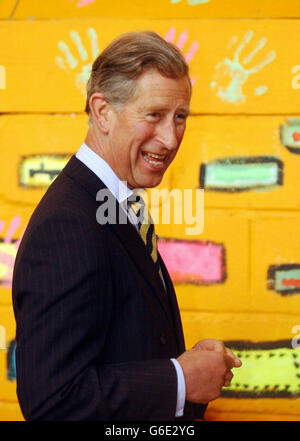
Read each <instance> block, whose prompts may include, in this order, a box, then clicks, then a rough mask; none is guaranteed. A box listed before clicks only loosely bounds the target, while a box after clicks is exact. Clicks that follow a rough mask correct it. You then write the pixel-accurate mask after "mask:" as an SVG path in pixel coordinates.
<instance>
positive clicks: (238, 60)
mask: <svg viewBox="0 0 300 441" xmlns="http://www.w3.org/2000/svg"><path fill="white" fill-rule="evenodd" d="M253 35H254V32H253V31H252V30H250V31H248V32H246V34H245V35H244V37H243V38H242V41H241V42H239V41H238V38H237V36H233V37H232V38H231V39H230V41H229V43H228V49H232V47H233V46H234V45H236V43H238V46H237V47H236V49H235V51H234V53H233V55H232V57H230V56H229V57H225V58H224V60H222V61H221V62H220V63H218V64H217V65H216V72H215V75H214V78H213V81H212V82H211V84H210V87H211V89H212V90H214V91H215V93H216V94H217V96H218V97H219V98H220V99H221V100H223V101H226V102H229V103H234V104H240V103H243V102H245V101H246V95H245V93H244V91H243V86H244V84H245V83H246V82H247V81H248V79H249V77H250V76H251V75H254V74H257V73H258V72H259V71H260V70H261V69H263V68H264V67H265V66H266V65H267V64H269V63H271V62H272V61H273V60H274V59H275V57H276V53H275V51H274V50H273V51H271V52H269V53H268V54H267V55H266V56H265V58H263V60H260V58H259V55H260V53H259V52H260V51H261V50H262V49H263V48H264V46H265V44H266V42H267V39H266V37H262V38H260V39H259V40H258V42H257V44H256V46H255V47H254V49H253V50H251V51H250V52H249V51H248V52H247V51H244V49H245V48H246V49H247V44H248V43H250V41H251V40H252V38H253ZM257 54H258V56H257ZM254 57H255V60H257V59H258V62H257V64H255V66H252V67H251V68H249V67H248V65H249V63H250V62H251V61H252V59H253V58H254ZM224 83H225V84H226V86H224ZM267 90H268V86H267V85H259V86H257V87H255V89H254V91H253V94H254V95H263V94H265V93H266V92H267Z"/></svg>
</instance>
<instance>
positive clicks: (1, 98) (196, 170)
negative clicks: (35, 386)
mask: <svg viewBox="0 0 300 441" xmlns="http://www.w3.org/2000/svg"><path fill="white" fill-rule="evenodd" d="M225 3H226V5H225ZM298 17H299V2H298V1H297V0H293V1H292V0H290V1H285V2H274V1H269V0H268V1H267V0H265V1H263V0H261V1H253V2H238V1H237V0H231V1H228V2H223V1H221V0H207V1H200V0H198V1H197V0H153V1H152V2H151V3H145V2H144V1H143V2H142V1H140V0H135V1H134V2H133V1H132V2H129V3H128V4H127V3H125V2H122V1H114V2H110V3H107V2H103V1H100V0H50V1H47V2H39V1H34V0H20V1H17V0H15V1H13V0H11V1H10V0H5V1H2V2H1V5H0V420H22V414H21V411H20V409H19V406H18V403H17V397H16V382H15V380H14V378H13V352H12V351H11V348H12V346H11V345H12V342H13V340H14V333H15V323H14V317H13V311H12V302H11V271H12V265H13V261H14V256H15V253H16V250H17V246H18V242H17V241H18V239H19V238H20V237H21V235H22V231H23V230H24V227H25V225H26V223H27V222H28V220H29V218H30V215H31V213H32V211H33V209H34V207H35V205H36V204H37V203H38V201H39V200H40V198H41V197H42V195H43V194H44V192H45V190H46V188H47V186H48V185H49V183H50V182H51V181H52V179H53V177H54V176H55V171H57V170H58V169H59V168H61V167H62V166H63V164H64V163H65V161H66V160H67V158H68V157H69V155H71V154H73V153H75V152H76V151H77V149H78V148H79V146H80V145H81V143H82V141H83V139H84V136H85V133H86V130H87V117H86V115H85V114H84V113H83V109H84V104H85V97H84V88H85V82H86V79H87V72H88V69H89V67H90V65H91V63H92V61H93V59H94V57H95V56H96V54H97V52H98V51H100V50H101V49H102V48H104V47H105V45H106V44H107V43H109V42H110V41H111V40H112V39H113V38H114V37H115V36H117V35H118V34H120V33H122V32H126V31H131V30H141V29H152V30H154V31H156V32H158V33H160V34H161V35H162V36H163V37H165V38H166V39H168V40H170V41H174V42H175V43H176V44H177V45H178V46H179V47H180V48H181V50H182V51H183V53H184V54H185V56H186V57H187V60H188V63H189V65H190V70H191V77H192V81H193V99H192V116H191V117H190V119H189V121H188V128H187V132H186V136H185V139H184V141H183V144H182V148H181V150H180V151H179V153H178V156H177V158H176V159H175V161H174V163H173V165H172V166H171V168H170V169H169V170H168V172H167V173H166V176H165V177H164V180H163V182H162V184H161V185H160V188H163V187H166V188H168V189H170V190H171V189H174V188H179V189H182V190H183V189H187V188H188V189H193V190H195V189H198V188H199V187H200V186H201V185H202V186H203V185H204V187H205V192H204V204H205V205H204V230H203V232H202V233H201V234H198V235H196V236H187V235H186V226H187V225H186V224H185V223H183V224H182V225H171V226H170V225H163V224H159V225H158V226H157V232H158V234H159V236H160V237H161V238H164V239H169V241H170V243H171V245H172V240H173V241H174V239H175V240H176V241H177V242H178V241H181V242H180V243H183V244H184V246H186V249H187V250H188V249H189V248H188V247H189V245H191V243H192V241H194V242H195V243H196V244H198V245H203V246H204V248H205V247H208V248H206V250H209V244H213V245H217V246H219V247H221V248H222V250H223V262H222V265H223V266H224V268H223V269H224V278H223V279H222V280H220V281H219V282H218V283H209V282H206V283H203V282H199V281H198V282H197V283H195V282H193V281H185V283H176V292H177V296H178V301H179V305H180V309H181V312H182V318H183V325H184V332H185V336H186V342H187V346H188V347H191V346H192V345H193V344H194V343H195V342H196V341H197V340H199V339H201V338H205V337H212V338H219V339H222V340H224V341H226V342H229V344H231V347H234V345H236V348H237V349H236V351H240V352H241V355H242V359H243V363H244V364H243V368H241V369H244V372H245V374H243V375H242V374H240V373H239V372H241V370H240V371H239V370H237V371H236V373H235V377H234V386H233V387H232V389H231V390H230V391H224V394H223V395H222V397H220V398H219V399H217V400H215V401H214V402H212V403H211V404H210V405H209V407H208V410H207V415H206V417H207V419H208V420H298V421H299V420H300V398H299V395H300V381H299V378H300V377H299V374H300V372H298V371H297V369H298V368H297V366H298V365H300V360H299V358H300V355H299V348H294V349H293V348H292V339H293V338H294V339H295V338H297V332H298V334H300V313H299V311H300V293H299V292H298V291H299V290H298V291H297V290H296V292H293V293H291V292H289V291H288V290H286V291H284V292H278V290H277V291H276V289H275V288H276V286H278V279H276V280H275V277H279V276H278V275H279V274H280V271H283V272H284V271H286V273H284V274H288V271H290V270H291V268H296V266H297V264H300V239H299V234H298V230H299V223H300V191H299V172H298V170H299V165H300V155H299V153H300V122H299V121H300V119H299V120H298V119H297V117H299V98H300V90H299V89H300V78H299V73H300V55H299V54H300V42H299V27H300V21H299V20H300V18H298ZM128 18H130V20H129V19H128ZM239 18H243V20H240V19H239ZM78 37H80V39H81V42H82V44H81V45H80V44H78V42H77V43H76V42H75V40H76V38H77V39H78ZM77 41H78V40H77ZM8 42H9V44H8ZM298 66H299V67H298ZM298 83H299V85H298ZM236 160H238V161H236ZM216 161H217V162H216ZM218 161H219V162H218ZM226 161H227V162H226ZM235 161H236V162H235ZM247 161H248V162H247ZM249 161H250V162H249ZM251 161H252V162H251ZM220 163H221V165H222V167H223V168H222V169H221V172H220V173H221V175H222V173H223V175H222V176H223V177H224V176H225V175H224V173H225V174H226V170H228V167H229V169H230V170H231V171H232V173H235V170H236V169H234V167H233V164H234V166H245V165H246V166H247V164H248V166H249V164H251V167H252V168H251V169H250V168H247V170H246V169H243V170H244V171H243V173H246V172H247V173H249V176H250V178H251V176H252V177H253V175H254V176H255V179H256V180H257V185H256V186H255V185H253V181H251V179H250V178H249V179H250V181H251V182H252V183H251V184H249V185H250V187H251V188H250V189H248V190H247V191H245V190H244V191H241V185H243V183H242V184H241V182H240V181H239V180H238V179H237V180H236V181H234V182H232V187H231V188H230V190H228V188H227V191H224V188H223V187H222V188H223V189H219V190H218V191H216V190H215V189H214V188H212V187H211V186H209V185H208V183H209V182H210V181H209V180H208V177H209V176H219V178H218V179H219V181H218V179H217V181H218V182H220V176H221V175H217V174H215V175H209V174H208V170H209V167H210V166H211V165H212V166H213V167H215V166H216V164H220ZM270 163H271V164H272V166H274V170H275V171H274V172H272V173H273V175H272V176H271V177H274V176H275V175H276V173H278V176H277V175H276V176H275V177H276V182H275V183H274V182H273V181H272V182H271V184H268V185H267V184H266V182H267V181H266V177H265V176H266V171H265V169H264V166H265V165H266V164H267V165H268V164H270ZM230 167H231V168H230ZM212 170H216V168H212ZM245 170H246V171H245ZM253 170H254V172H253ZM272 170H273V169H272ZM32 171H34V172H35V174H33V176H31V175H30V173H31V172H32ZM204 171H205V173H206V174H204ZM215 173H216V172H215ZM274 173H275V175H274ZM231 177H232V175H231V176H229V175H228V174H227V175H226V179H227V181H226V183H227V184H228V182H229V180H230V178H231ZM224 179H225V178H224ZM264 179H265V180H264ZM203 182H204V184H203ZM227 184H226V185H227ZM224 185H225V184H224ZM237 190H239V191H237ZM171 249H172V248H170V250H171ZM167 257H168V258H167V260H166V261H167V263H168V262H169V260H168V259H169V258H171V257H172V256H171V255H169V256H167ZM199 260H200V256H199ZM215 262H216V261H215V260H213V256H212V255H209V254H208V258H207V262H206V263H207V268H199V274H200V276H201V275H203V280H204V279H205V277H206V276H207V274H208V273H209V272H210V270H211V268H210V267H209V266H210V265H215ZM287 265H289V267H288V268H289V269H288V270H287V269H286V268H287V267H286V266H287ZM293 265H294V266H293ZM270 267H274V268H275V272H273V273H270ZM202 270H203V274H202V273H201V271H202ZM297 271H298V270H297V269H296V273H295V274H296V276H297V274H298V273H297ZM200 276H199V277H200ZM296 276H295V277H294V279H295V278H296ZM201 277H202V276H201ZM201 277H200V278H201ZM286 277H288V276H286ZM291 277H292V276H291ZM297 277H298V276H297ZM273 278H274V280H273ZM268 279H272V280H271V281H270V280H268ZM294 279H293V277H292V278H291V279H289V280H288V281H285V283H288V282H289V283H294V284H295V286H296V285H297V283H298V282H299V285H300V279H299V280H298V279H297V280H296V279H295V280H294ZM284 280H285V279H284ZM272 283H273V285H272ZM286 286H287V285H286ZM287 294H289V295H287ZM296 325H299V330H298V331H297V330H296V328H295V326H296ZM3 330H4V331H5V333H4V334H5V335H4V338H3ZM1 332H2V333H1ZM4 340H5V341H4ZM297 341H298V342H299V343H300V335H299V337H298V340H297ZM247 351H248V352H247ZM280 351H281V353H280ZM243 357H244V358H243ZM256 372H259V373H260V374H261V375H260V378H259V379H258V380H257V378H256V377H255V373H256ZM268 372H272V373H274V375H273V377H274V379H276V381H275V380H274V379H273V377H272V379H271V378H269V379H270V380H272V381H273V383H274V381H275V383H276V382H277V379H278V384H275V383H274V384H273V383H272V384H270V385H269V384H267V383H266V382H267V379H268ZM277 372H278V378H277V377H276V373H277ZM280 372H282V377H280V375H279V373H280ZM245 376H246V377H247V381H248V380H249V384H246V386H245V384H244V383H245V380H244V378H245ZM239 379H240V380H239ZM286 383H288V384H287V385H286ZM266 386H267V387H266ZM286 386H288V387H286ZM255 387H258V389H257V388H255ZM247 388H248V391H250V392H252V396H251V397H249V396H247V395H246V394H245V391H246V390H247ZM226 392H227V395H226Z"/></svg>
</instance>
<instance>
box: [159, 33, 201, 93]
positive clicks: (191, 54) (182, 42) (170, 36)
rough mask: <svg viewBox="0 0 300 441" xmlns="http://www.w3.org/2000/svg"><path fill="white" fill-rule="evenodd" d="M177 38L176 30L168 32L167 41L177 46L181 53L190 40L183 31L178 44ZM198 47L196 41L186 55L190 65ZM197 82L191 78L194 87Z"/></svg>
mask: <svg viewBox="0 0 300 441" xmlns="http://www.w3.org/2000/svg"><path fill="white" fill-rule="evenodd" d="M175 36H176V29H175V28H174V27H172V28H171V29H169V30H168V32H167V33H166V36H165V40H166V41H168V42H171V43H174V44H176V46H177V47H178V49H180V50H181V51H182V50H183V47H184V45H185V43H186V41H187V39H188V34H187V31H183V32H181V34H180V35H179V37H178V41H177V43H175ZM198 46H199V43H198V41H194V42H193V43H192V44H191V45H190V47H189V50H188V52H187V53H186V54H185V55H184V58H185V61H186V62H187V63H188V64H189V63H190V61H191V60H192V59H193V58H194V56H195V53H196V52H197V50H198ZM195 82H196V80H195V78H191V83H192V85H194V84H195Z"/></svg>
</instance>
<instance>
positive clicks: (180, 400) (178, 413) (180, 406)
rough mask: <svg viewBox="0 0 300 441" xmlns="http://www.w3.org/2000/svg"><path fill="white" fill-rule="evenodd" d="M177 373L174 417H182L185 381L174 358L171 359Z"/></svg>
mask: <svg viewBox="0 0 300 441" xmlns="http://www.w3.org/2000/svg"><path fill="white" fill-rule="evenodd" d="M171 361H172V362H173V364H174V366H175V369H176V373H177V405H176V413H175V417H180V416H183V410H184V403H185V381H184V375H183V371H182V368H181V366H180V364H179V363H178V361H177V360H175V358H171Z"/></svg>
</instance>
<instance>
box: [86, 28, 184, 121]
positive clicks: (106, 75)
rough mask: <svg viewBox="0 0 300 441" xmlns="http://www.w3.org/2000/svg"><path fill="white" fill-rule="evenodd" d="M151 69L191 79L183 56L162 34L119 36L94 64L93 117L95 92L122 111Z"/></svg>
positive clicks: (90, 90) (90, 84) (89, 86)
mask: <svg viewBox="0 0 300 441" xmlns="http://www.w3.org/2000/svg"><path fill="white" fill-rule="evenodd" d="M150 69H156V70H157V71H158V72H159V73H160V74H161V75H163V76H165V77H168V78H175V79H180V78H182V77H185V76H186V77H187V78H188V79H189V68H188V65H187V63H186V61H185V59H184V57H183V55H182V53H181V52H180V50H179V49H178V48H177V47H176V46H175V45H174V44H173V43H170V42H167V41H166V40H164V39H163V38H162V37H161V36H160V35H158V34H156V33H155V32H151V31H143V32H129V33H126V34H123V35H121V36H119V37H118V38H116V39H115V40H114V41H113V42H112V43H111V44H110V45H109V46H108V47H107V48H106V49H104V51H103V52H102V53H101V54H100V55H99V56H98V57H97V58H96V60H95V61H94V63H93V66H92V72H91V76H90V79H89V81H88V83H87V99H86V107H85V112H86V113H87V114H88V115H89V116H91V115H90V113H91V112H90V106H89V100H90V97H91V96H92V95H93V93H95V92H101V93H103V94H104V95H105V97H106V99H107V100H108V101H109V102H110V104H112V106H113V107H114V109H115V110H116V111H117V112H119V111H120V110H121V108H122V106H123V105H124V104H125V103H126V102H127V101H128V100H129V98H132V97H133V96H134V94H135V89H136V81H137V79H138V78H139V77H140V76H141V75H142V74H143V73H144V72H145V71H147V70H150ZM190 86H191V85H190Z"/></svg>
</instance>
